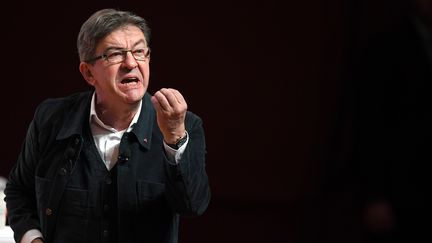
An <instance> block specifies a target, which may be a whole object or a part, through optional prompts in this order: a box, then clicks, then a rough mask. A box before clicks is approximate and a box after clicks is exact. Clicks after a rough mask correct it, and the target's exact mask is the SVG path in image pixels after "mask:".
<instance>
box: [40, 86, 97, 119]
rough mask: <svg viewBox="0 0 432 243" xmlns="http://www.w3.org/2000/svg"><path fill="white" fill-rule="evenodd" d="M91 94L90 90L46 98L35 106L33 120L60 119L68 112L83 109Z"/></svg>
mask: <svg viewBox="0 0 432 243" xmlns="http://www.w3.org/2000/svg"><path fill="white" fill-rule="evenodd" d="M91 95H92V91H85V92H80V93H75V94H72V95H69V96H66V97H60V98H48V99H46V100H44V101H42V102H41V103H40V104H39V105H38V107H37V108H36V111H35V115H34V120H36V121H39V122H42V123H43V122H44V121H48V120H53V119H61V118H62V117H63V116H64V115H65V114H67V113H68V112H71V111H73V110H78V109H83V108H84V105H85V104H86V103H87V102H88V100H89V99H91Z"/></svg>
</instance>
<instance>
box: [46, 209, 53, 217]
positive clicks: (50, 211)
mask: <svg viewBox="0 0 432 243" xmlns="http://www.w3.org/2000/svg"><path fill="white" fill-rule="evenodd" d="M51 214H52V210H51V208H47V209H45V215H46V216H50V215H51Z"/></svg>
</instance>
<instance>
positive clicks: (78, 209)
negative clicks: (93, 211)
mask: <svg viewBox="0 0 432 243" xmlns="http://www.w3.org/2000/svg"><path fill="white" fill-rule="evenodd" d="M88 200H89V192H88V190H83V189H76V188H66V189H65V190H64V192H63V197H62V200H61V203H60V208H59V213H60V214H59V217H69V218H79V219H87V218H88V214H89V202H88Z"/></svg>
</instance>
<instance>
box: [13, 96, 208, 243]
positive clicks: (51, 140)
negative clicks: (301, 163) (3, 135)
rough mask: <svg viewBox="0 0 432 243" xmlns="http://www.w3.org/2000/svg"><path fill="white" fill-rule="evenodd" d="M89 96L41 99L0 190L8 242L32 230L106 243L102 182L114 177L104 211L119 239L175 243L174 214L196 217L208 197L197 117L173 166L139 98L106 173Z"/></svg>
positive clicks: (52, 238)
mask: <svg viewBox="0 0 432 243" xmlns="http://www.w3.org/2000/svg"><path fill="white" fill-rule="evenodd" d="M91 95H92V92H82V93H78V94H75V95H72V96H70V97H66V98H59V99H48V100H46V101H44V102H43V103H42V104H41V105H39V106H38V108H37V110H36V112H35V116H34V119H33V121H32V122H31V124H30V126H29V129H28V132H27V136H26V139H25V141H24V143H23V147H22V150H21V152H20V154H19V157H18V161H17V163H16V165H15V166H14V168H13V169H12V171H11V173H10V176H9V182H8V184H7V187H6V189H5V193H6V199H5V200H6V203H7V208H8V220H9V224H10V226H11V227H12V229H13V231H14V234H15V235H14V237H15V240H16V241H17V242H20V240H21V238H22V236H23V234H24V233H25V232H27V231H28V230H30V229H39V230H40V231H41V232H42V234H43V236H44V238H45V242H64V243H67V242H77V241H78V242H81V243H84V242H105V241H104V240H103V237H102V236H103V234H104V233H106V232H102V231H104V222H105V220H107V218H106V216H104V210H108V209H107V208H108V207H107V206H106V205H104V203H105V201H106V197H107V195H110V194H107V193H106V190H107V188H109V187H106V185H108V182H107V178H108V179H109V184H111V178H110V176H111V177H113V176H114V178H113V180H114V182H115V183H114V184H113V185H114V186H113V187H111V188H114V189H113V190H111V191H112V192H114V194H112V195H115V199H114V204H113V205H114V206H115V212H112V211H111V212H110V214H113V215H115V216H114V217H113V218H109V220H113V219H114V220H115V221H116V222H115V223H116V224H115V229H116V230H115V232H114V235H115V236H116V239H118V242H122V243H125V242H130V243H135V242H161V243H162V242H164V243H165V242H166V243H168V242H169V243H175V242H177V238H178V236H177V233H178V222H179V217H180V215H200V214H202V213H203V212H204V211H205V209H206V208H207V205H208V203H209V200H210V189H209V183H208V178H207V174H206V171H205V153H206V151H205V137H204V131H203V127H202V121H201V119H200V118H199V117H198V116H196V115H194V114H193V113H191V112H189V111H188V112H187V115H186V120H185V124H186V130H187V131H188V134H189V142H188V145H187V147H186V150H185V152H184V154H183V156H182V158H181V160H180V162H179V164H178V165H172V164H170V163H169V162H168V159H167V157H166V156H165V152H164V148H163V136H162V133H161V132H160V130H159V128H158V126H157V122H156V113H155V110H154V108H153V106H152V103H151V101H150V95H149V94H146V95H145V96H144V98H143V105H142V110H141V114H140V117H139V119H138V122H137V124H135V126H134V127H133V129H132V131H131V132H129V133H125V134H124V135H123V137H122V140H121V142H120V147H119V154H120V156H119V161H118V162H117V164H116V166H115V167H114V169H113V172H111V171H108V170H106V168H105V167H104V165H103V162H102V160H101V158H100V156H97V152H96V151H97V150H96V147H95V145H94V142H93V138H92V136H91V133H90V129H89V124H88V123H89V109H90V101H91ZM123 155H126V156H127V159H125V158H123V157H122V156H123ZM98 166H101V167H98ZM104 170H105V171H104ZM109 200H111V201H113V200H112V198H111V199H109ZM109 200H108V201H109ZM104 206H105V207H107V208H104ZM111 206H112V205H111ZM111 210H112V207H111ZM108 211H109V210H108ZM112 223H113V222H111V226H110V227H111V229H112Z"/></svg>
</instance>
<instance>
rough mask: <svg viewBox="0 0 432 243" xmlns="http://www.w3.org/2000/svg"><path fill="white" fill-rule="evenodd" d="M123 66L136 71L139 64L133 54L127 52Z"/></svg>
mask: <svg viewBox="0 0 432 243" xmlns="http://www.w3.org/2000/svg"><path fill="white" fill-rule="evenodd" d="M123 65H124V66H125V67H126V68H128V69H134V68H136V67H137V66H138V62H137V60H136V59H135V57H134V56H133V55H132V52H130V51H128V52H126V56H125V59H124V61H123Z"/></svg>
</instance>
